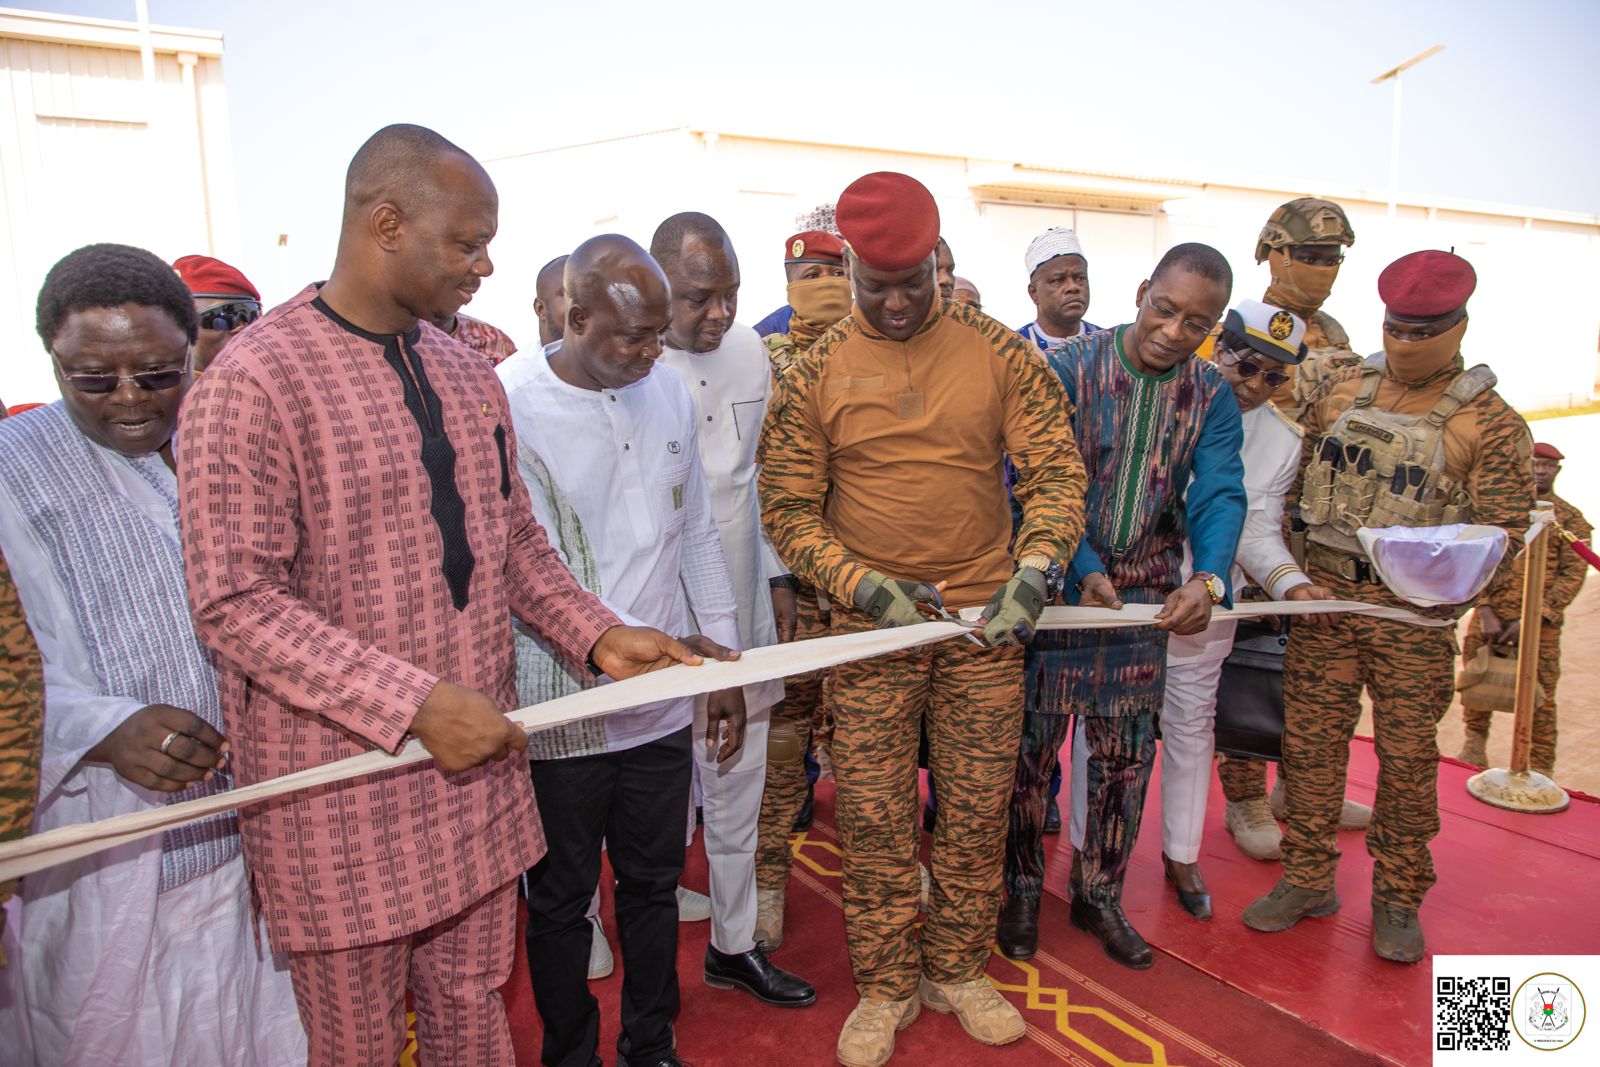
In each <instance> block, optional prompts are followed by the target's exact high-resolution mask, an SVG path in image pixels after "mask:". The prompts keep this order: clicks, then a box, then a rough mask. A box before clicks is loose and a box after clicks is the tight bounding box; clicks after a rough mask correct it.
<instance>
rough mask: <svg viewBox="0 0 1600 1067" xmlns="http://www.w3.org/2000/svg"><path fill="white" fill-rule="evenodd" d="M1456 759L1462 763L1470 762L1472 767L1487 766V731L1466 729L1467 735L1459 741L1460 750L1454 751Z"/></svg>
mask: <svg viewBox="0 0 1600 1067" xmlns="http://www.w3.org/2000/svg"><path fill="white" fill-rule="evenodd" d="M1456 759H1458V760H1460V761H1461V762H1462V763H1470V764H1472V765H1473V766H1474V767H1487V766H1489V733H1488V731H1486V730H1484V731H1479V730H1468V731H1467V736H1466V737H1465V738H1463V739H1462V741H1461V751H1460V752H1457V753H1456Z"/></svg>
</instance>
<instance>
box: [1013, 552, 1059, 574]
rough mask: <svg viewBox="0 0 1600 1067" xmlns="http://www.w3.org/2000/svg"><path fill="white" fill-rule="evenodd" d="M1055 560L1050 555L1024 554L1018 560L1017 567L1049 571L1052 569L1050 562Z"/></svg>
mask: <svg viewBox="0 0 1600 1067" xmlns="http://www.w3.org/2000/svg"><path fill="white" fill-rule="evenodd" d="M1053 562H1054V560H1052V559H1051V558H1050V557H1049V556H1044V555H1036V556H1023V557H1022V558H1021V559H1019V560H1017V567H1018V568H1019V569H1020V568H1022V567H1032V568H1033V569H1034V570H1036V571H1047V570H1049V569H1050V564H1051V563H1053Z"/></svg>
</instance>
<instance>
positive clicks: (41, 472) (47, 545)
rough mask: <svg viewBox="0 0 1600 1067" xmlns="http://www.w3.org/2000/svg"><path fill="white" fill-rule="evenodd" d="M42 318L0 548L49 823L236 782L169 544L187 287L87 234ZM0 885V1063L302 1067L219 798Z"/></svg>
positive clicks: (44, 298)
mask: <svg viewBox="0 0 1600 1067" xmlns="http://www.w3.org/2000/svg"><path fill="white" fill-rule="evenodd" d="M38 326H39V334H40V336H41V338H42V339H43V340H44V342H45V345H46V347H47V348H48V349H49V350H50V352H51V356H52V359H53V360H54V362H55V366H56V375H57V381H58V382H59V383H60V385H61V390H62V395H63V398H64V399H63V400H61V401H59V402H57V403H55V404H51V405H49V406H47V407H44V408H40V409H37V410H34V411H30V412H28V413H27V414H26V415H23V416H19V417H17V418H13V419H7V420H6V421H5V422H4V423H0V549H3V550H4V552H5V556H6V558H7V559H8V560H9V561H10V565H11V570H12V577H13V578H14V580H15V583H16V586H17V591H18V593H19V595H20V597H21V599H22V603H23V606H24V607H25V608H26V610H27V615H28V621H29V624H30V626H31V627H32V629H33V632H34V636H35V638H36V640H37V642H38V645H39V651H40V653H41V655H42V657H43V659H44V663H45V723H44V727H45V732H44V754H43V760H42V765H41V772H40V784H39V803H38V808H37V811H36V813H35V816H34V829H35V830H36V831H44V830H50V829H54V828H56V827H59V826H65V825H68V824H72V823H82V822H89V821H93V820H98V819H105V818H110V817H111V816H114V815H122V814H127V813H130V812H136V811H142V810H145V809H148V808H152V807H156V806H159V805H162V804H166V803H170V802H172V801H173V800H175V799H179V800H181V799H190V798H191V797H193V796H195V795H198V794H200V793H206V792H215V791H217V790H219V789H224V788H230V787H231V777H230V776H229V775H228V774H227V771H226V764H225V762H224V759H223V758H222V754H223V751H224V743H223V740H222V737H221V735H220V734H219V733H218V732H217V727H218V726H219V725H220V723H221V721H222V720H221V709H220V702H219V698H218V695H217V683H216V678H215V675H214V673H213V672H212V668H211V663H210V659H209V657H208V656H207V654H206V653H205V651H204V650H203V648H202V647H201V645H200V644H199V641H198V639H197V638H196V637H195V633H194V626H193V622H192V620H191V618H190V615H189V610H188V602H187V600H186V597H185V591H184V578H183V560H182V556H181V554H180V551H179V545H178V518H177V515H178V496H177V492H178V488H177V479H176V476H175V475H174V474H173V471H172V454H171V438H172V433H173V429H174V427H175V426H176V421H177V412H178V405H179V402H180V401H181V400H182V397H183V394H184V392H185V390H186V389H187V388H188V386H189V384H190V381H191V376H190V373H189V370H188V351H189V346H190V345H192V344H193V342H194V340H195V329H196V323H195V313H194V304H193V302H192V300H191V298H190V296H189V292H188V290H187V289H186V288H185V287H184V285H183V283H182V282H181V281H180V280H179V279H178V277H177V275H176V274H174V273H173V272H172V270H171V268H169V267H167V266H166V265H165V264H164V263H162V262H161V261H160V260H159V259H157V258H156V257H155V256H153V255H151V254H150V253H148V252H144V251H141V250H139V249H133V248H128V247H126V246H121V245H91V246H89V247H87V248H83V249H79V250H78V251H77V252H74V253H72V254H71V255H69V256H67V257H66V258H65V259H63V260H62V261H61V262H60V263H58V264H57V265H56V266H55V268H53V269H52V270H51V272H50V274H49V275H48V276H47V277H46V279H45V284H44V290H43V291H42V292H41V294H40V298H39V321H38ZM18 899H19V900H20V901H21V908H20V915H19V916H18V918H19V929H18V936H19V939H20V945H19V948H18V958H17V959H15V960H13V961H12V964H11V966H10V967H8V968H7V969H6V970H5V971H4V972H0V975H4V976H5V978H4V981H6V982H7V983H8V984H9V985H10V988H9V989H8V990H7V992H6V994H5V995H0V1033H3V1034H4V1035H5V1036H4V1038H3V1039H0V1062H3V1063H5V1064H8V1065H9V1064H13V1063H17V1064H21V1063H29V1062H32V1063H37V1064H41V1065H44V1064H50V1065H54V1064H95V1065H97V1067H100V1065H113V1064H128V1065H130V1067H147V1065H151V1064H182V1065H187V1064H209V1063H221V1062H226V1063H229V1064H233V1065H243V1067H280V1065H281V1067H289V1065H291V1064H293V1065H299V1064H304V1063H305V1058H306V1041H305V1035H304V1033H303V1031H302V1030H301V1027H300V1021H299V1013H298V1011H297V1009H296V1006H295V1001H294V993H293V990H292V988H291V986H290V982H289V976H288V972H287V970H286V969H285V968H284V966H283V965H282V963H281V961H277V960H275V959H274V958H273V957H272V956H271V954H270V953H269V952H268V950H267V949H266V947H265V945H264V942H262V941H259V940H258V939H257V937H256V936H255V930H254V914H253V911H252V908H251V904H250V894H249V890H248V886H247V884H246V877H245V870H244V862H243V860H242V858H241V857H240V855H239V840H238V830H237V824H236V822H235V820H234V818H233V817H232V815H231V814H230V815H226V816H219V817H215V818H212V819H208V820H204V821H202V822H200V823H196V824H191V826H189V827H184V828H179V829H177V830H174V831H169V832H168V833H166V834H165V835H163V836H161V837H151V838H145V839H143V840H140V841H135V842H132V843H129V844H125V845H121V846H118V847H117V848H114V849H110V850H108V851H105V852H100V853H97V854H95V855H93V856H90V857H86V858H84V859H80V860H75V861H72V862H70V863H66V864H62V865H60V866H57V867H52V868H48V869H46V870H43V871H39V872H37V873H35V874H31V875H29V876H28V877H27V878H25V879H24V880H23V883H22V888H21V892H20V894H19V898H18ZM30 1056H31V1058H30Z"/></svg>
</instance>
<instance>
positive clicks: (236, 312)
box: [200, 300, 261, 330]
mask: <svg viewBox="0 0 1600 1067" xmlns="http://www.w3.org/2000/svg"><path fill="white" fill-rule="evenodd" d="M260 317H261V305H260V304H257V303H256V302H255V301H253V300H241V301H238V302H235V303H231V304H214V305H212V306H211V307H208V308H206V309H205V310H204V311H202V312H200V328H201V329H202V330H231V329H233V328H234V327H236V326H248V325H250V324H251V323H252V322H254V321H256V320H257V319H259V318H260Z"/></svg>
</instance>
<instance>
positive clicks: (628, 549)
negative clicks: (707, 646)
mask: <svg viewBox="0 0 1600 1067" xmlns="http://www.w3.org/2000/svg"><path fill="white" fill-rule="evenodd" d="M497 371H498V373H499V375H500V379H501V382H502V383H503V384H504V385H505V388H506V396H507V398H508V399H509V400H510V402H511V419H512V424H513V426H514V427H515V428H516V431H517V451H518V456H517V462H518V468H519V470H520V471H521V473H522V476H523V480H524V481H525V482H527V484H528V493H529V496H530V497H531V498H532V503H533V513H534V517H535V518H537V519H538V520H539V522H540V524H541V525H543V526H544V528H545V531H546V533H547V534H548V535H549V537H550V542H551V544H552V545H553V546H554V547H555V548H556V549H557V550H558V551H559V552H560V553H561V555H562V559H563V560H564V561H565V562H566V563H567V566H568V567H569V568H571V570H572V571H573V573H574V574H575V575H576V576H577V577H578V580H579V581H580V582H582V583H583V584H584V586H585V587H586V588H589V589H590V591H592V592H594V593H595V594H597V595H598V596H599V597H600V598H601V599H602V600H604V601H605V603H606V604H607V606H609V607H610V608H612V609H613V610H614V611H616V612H618V613H619V614H620V615H622V616H623V617H624V618H625V619H628V620H630V621H632V620H637V621H638V622H641V623H643V624H645V625H648V626H654V627H656V628H658V629H661V630H664V631H666V632H667V633H669V634H671V635H673V636H675V637H682V636H685V635H687V634H690V633H693V632H695V630H696V623H698V630H699V632H700V633H703V634H705V635H706V636H707V637H710V638H711V639H712V640H713V641H716V642H718V643H719V644H723V645H727V646H729V647H730V648H742V647H743V645H742V644H741V642H740V635H739V628H738V624H737V621H736V618H735V613H736V611H737V608H736V606H735V601H734V597H733V587H732V581H731V579H730V577H729V571H728V564H727V561H726V559H725V558H724V556H723V552H722V543H721V540H720V538H719V537H718V534H717V526H716V523H715V521H714V520H713V518H712V511H711V497H710V492H709V490H708V488H707V486H706V478H705V474H704V471H703V470H702V468H701V465H700V457H699V453H698V450H697V448H696V444H695V437H696V424H695V414H694V405H693V404H692V403H691V402H690V400H689V395H688V392H687V391H686V390H685V389H684V386H683V383H682V382H681V381H679V380H678V379H677V377H675V376H674V375H672V374H671V373H664V372H662V371H661V370H659V369H658V370H656V371H653V372H652V373H651V374H650V375H649V376H648V377H646V378H644V379H643V380H641V381H638V382H635V383H634V384H633V385H630V386H628V387H627V388H625V389H604V390H599V391H595V390H590V389H580V388H578V387H577V386H574V385H569V384H567V383H566V382H564V381H562V380H561V379H560V378H559V377H557V376H556V374H555V372H554V371H553V370H551V369H550V364H549V360H548V358H547V357H546V354H545V353H544V352H540V351H537V350H531V351H525V352H519V353H517V354H516V355H514V356H512V357H511V358H510V359H508V360H506V361H505V362H504V363H501V364H500V366H499V367H498V368H497ZM543 472H548V475H547V476H548V479H549V481H548V483H547V482H546V481H545V476H544V475H543ZM691 609H692V612H693V613H692V615H691ZM527 643H528V639H527V638H526V637H525V636H524V635H522V634H520V633H519V636H518V646H519V651H518V658H519V686H520V683H521V680H522V676H523V670H522V664H521V662H520V661H521V660H522V659H523V655H524V646H525V645H526V644H527ZM544 654H545V655H547V656H548V655H549V653H548V652H545V653H544ZM549 695H550V694H542V693H541V694H534V693H526V692H524V693H519V696H521V697H522V698H523V699H525V700H529V701H530V702H531V701H532V700H535V699H539V698H541V697H542V698H544V699H548V698H549ZM693 718H694V701H693V700H692V699H691V698H683V699H679V700H670V701H663V702H661V703H659V704H651V705H647V706H645V707H641V708H637V709H633V710H630V711H624V712H618V713H616V714H613V715H608V716H605V717H604V718H602V719H598V720H591V722H590V723H589V724H587V725H585V724H575V725H577V726H584V727H585V729H587V730H588V731H589V738H588V740H587V741H585V742H582V743H581V745H580V747H581V748H582V750H583V751H578V750H573V749H570V748H569V749H567V750H551V751H549V752H548V753H541V752H540V751H539V748H540V744H541V743H542V741H543V740H544V739H542V738H541V736H540V735H539V734H535V735H534V738H533V742H532V743H531V745H530V750H531V751H533V753H534V755H535V756H536V757H537V758H555V757H557V756H563V755H580V754H585V753H587V752H589V751H606V752H616V751H620V750H622V749H627V748H633V747H636V746H638V745H642V744H645V743H647V742H649V741H653V740H656V739H657V738H660V737H665V736H666V735H667V734H670V733H672V732H674V731H676V730H680V729H682V728H683V727H685V726H687V725H689V723H690V722H691V721H693ZM597 730H603V737H602V736H599V735H596V734H595V733H594V731H597ZM581 733H582V731H571V732H570V734H569V739H571V738H575V737H576V736H577V735H579V734H581Z"/></svg>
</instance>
